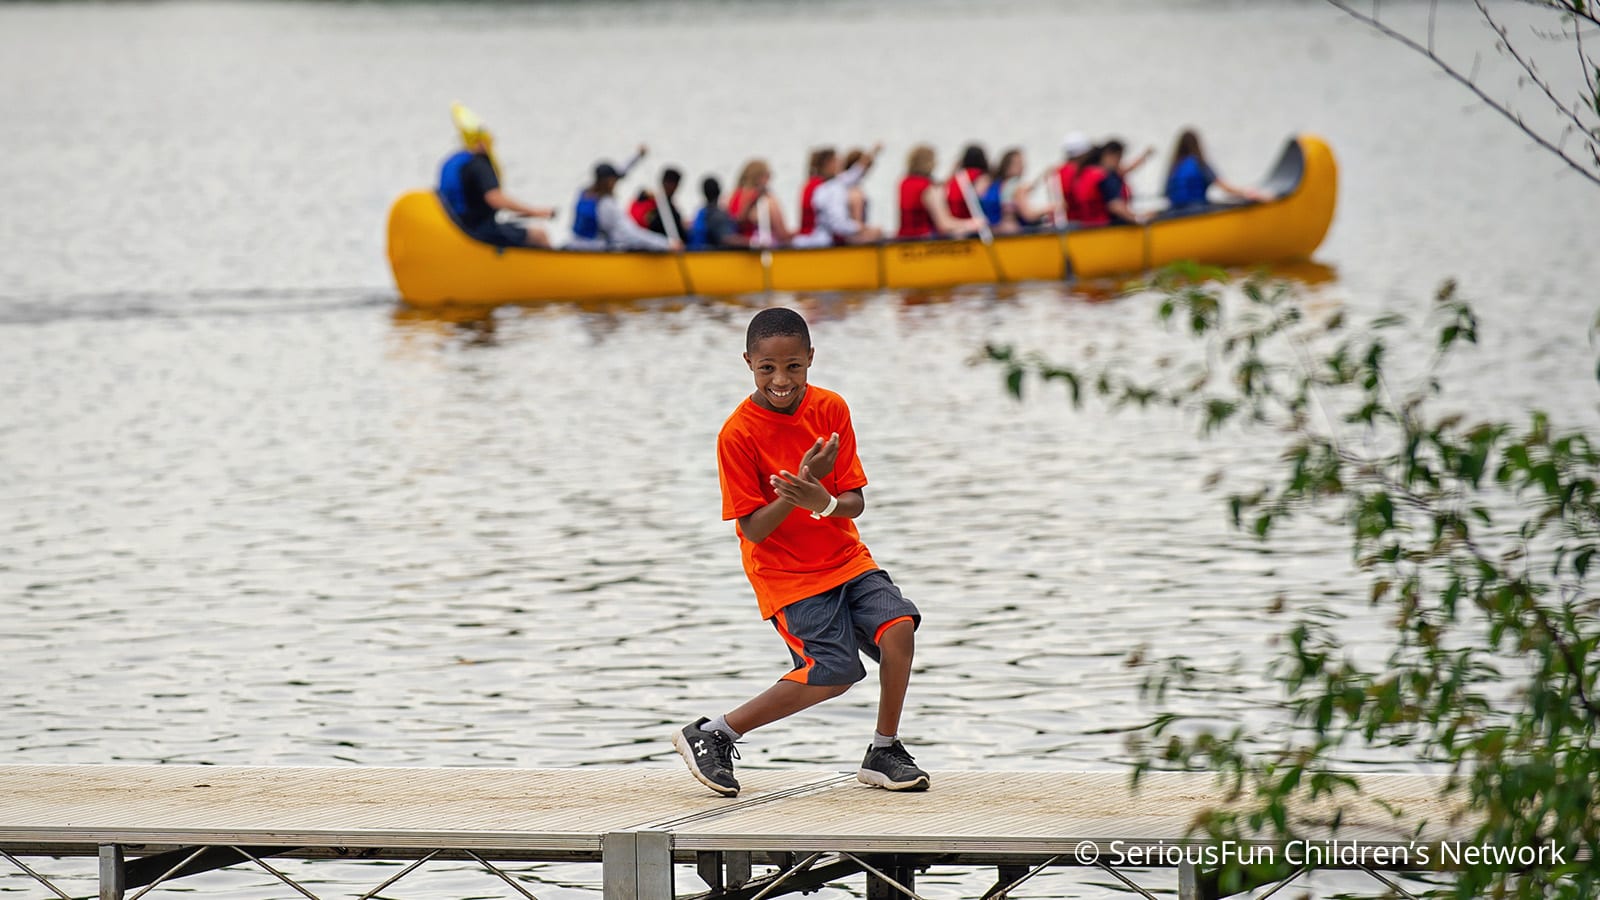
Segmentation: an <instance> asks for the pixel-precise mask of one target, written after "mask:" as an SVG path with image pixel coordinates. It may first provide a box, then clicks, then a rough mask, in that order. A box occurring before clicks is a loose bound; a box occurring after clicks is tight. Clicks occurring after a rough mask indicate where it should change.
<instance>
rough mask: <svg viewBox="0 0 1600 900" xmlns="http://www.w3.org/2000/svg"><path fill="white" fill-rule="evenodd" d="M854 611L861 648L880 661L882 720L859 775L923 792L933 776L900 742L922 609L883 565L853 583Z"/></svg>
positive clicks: (891, 787) (890, 786)
mask: <svg viewBox="0 0 1600 900" xmlns="http://www.w3.org/2000/svg"><path fill="white" fill-rule="evenodd" d="M851 586H852V587H853V590H852V591H851V592H850V613H851V616H852V618H853V619H854V621H855V627H856V634H857V638H858V640H859V641H860V643H861V649H862V650H863V651H864V652H865V653H866V654H867V655H868V656H870V657H872V659H873V660H875V661H876V662H877V663H878V723H877V732H876V733H875V734H874V735H873V736H872V745H871V746H870V747H868V748H867V755H866V757H865V758H863V759H862V760H861V768H860V769H859V770H858V771H857V772H856V779H857V780H858V781H860V782H862V783H863V784H870V785H874V786H877V787H881V788H888V789H889V790H891V791H923V790H927V789H928V784H929V782H930V780H931V779H929V777H928V773H927V772H924V771H923V770H922V769H921V768H919V767H918V766H917V764H916V762H915V761H914V760H913V759H912V756H911V754H910V753H908V752H907V751H906V748H905V745H903V744H901V743H900V738H899V731H900V715H901V712H902V711H903V710H904V708H905V701H906V690H907V687H908V685H909V684H910V682H911V662H912V659H913V657H914V656H915V650H916V646H915V644H916V638H915V634H916V629H917V625H918V624H919V623H920V621H921V614H920V613H918V612H917V607H916V605H915V604H913V603H912V602H911V601H909V600H907V599H905V597H904V596H903V595H902V594H901V593H900V589H899V588H898V587H895V585H894V582H893V581H891V580H890V579H889V576H888V574H887V573H885V572H883V571H882V570H878V571H874V572H870V573H868V574H866V575H863V576H862V577H861V579H859V580H858V581H856V582H852V583H851Z"/></svg>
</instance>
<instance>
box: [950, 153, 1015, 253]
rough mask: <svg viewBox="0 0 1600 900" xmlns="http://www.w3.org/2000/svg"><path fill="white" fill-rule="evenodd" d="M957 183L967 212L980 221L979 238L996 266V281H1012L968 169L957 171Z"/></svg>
mask: <svg viewBox="0 0 1600 900" xmlns="http://www.w3.org/2000/svg"><path fill="white" fill-rule="evenodd" d="M956 183H957V184H959V185H961V195H962V196H963V197H965V198H967V212H968V213H970V214H972V215H973V217H975V218H976V219H977V221H978V237H979V238H981V239H982V240H983V249H984V250H986V251H988V253H989V265H991V266H994V277H995V280H997V281H1010V280H1011V279H1009V278H1007V277H1006V270H1005V269H1004V268H1003V267H1002V266H1001V265H1000V254H999V253H998V252H997V251H996V250H995V249H994V233H993V232H991V231H990V230H989V219H988V217H987V216H985V215H984V214H983V207H982V206H981V205H980V204H979V203H978V192H977V191H975V190H973V189H972V179H971V178H968V177H967V170H966V169H957V170H956Z"/></svg>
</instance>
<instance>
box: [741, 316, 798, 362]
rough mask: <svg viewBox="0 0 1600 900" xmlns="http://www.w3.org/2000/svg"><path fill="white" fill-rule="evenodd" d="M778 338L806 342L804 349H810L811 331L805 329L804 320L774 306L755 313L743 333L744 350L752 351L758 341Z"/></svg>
mask: <svg viewBox="0 0 1600 900" xmlns="http://www.w3.org/2000/svg"><path fill="white" fill-rule="evenodd" d="M779 336H785V337H789V336H792V337H797V338H800V339H801V340H803V341H805V342H806V349H808V350H809V349H810V348H811V329H809V328H807V327H806V320H805V319H804V318H802V317H801V316H800V314H799V313H797V312H795V311H794V310H792V309H784V308H783V307H781V306H774V307H772V308H771V309H763V310H762V311H761V312H758V313H756V316H755V318H753V319H751V320H750V327H749V328H748V329H746V331H745V333H744V349H745V350H746V351H747V352H748V351H751V350H754V349H755V348H756V343H757V342H758V341H761V340H763V339H765V338H769V337H779Z"/></svg>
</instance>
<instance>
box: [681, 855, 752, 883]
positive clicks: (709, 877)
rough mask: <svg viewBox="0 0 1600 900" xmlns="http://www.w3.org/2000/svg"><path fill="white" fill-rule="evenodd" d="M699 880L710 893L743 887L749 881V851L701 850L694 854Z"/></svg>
mask: <svg viewBox="0 0 1600 900" xmlns="http://www.w3.org/2000/svg"><path fill="white" fill-rule="evenodd" d="M694 858H695V869H696V870H697V871H698V872H699V873H700V880H701V881H704V882H705V883H706V887H709V888H711V892H712V893H721V892H722V891H726V890H733V889H735V888H741V887H744V886H745V885H746V884H749V883H750V851H748V850H720V851H713V850H702V851H700V852H699V853H696V854H695V855H694Z"/></svg>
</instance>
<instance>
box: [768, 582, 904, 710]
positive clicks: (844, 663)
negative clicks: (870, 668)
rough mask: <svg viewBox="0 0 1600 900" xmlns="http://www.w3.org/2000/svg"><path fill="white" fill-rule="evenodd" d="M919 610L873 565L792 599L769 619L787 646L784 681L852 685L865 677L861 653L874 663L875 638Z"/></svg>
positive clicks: (875, 651) (875, 655)
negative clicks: (790, 663) (831, 585)
mask: <svg viewBox="0 0 1600 900" xmlns="http://www.w3.org/2000/svg"><path fill="white" fill-rule="evenodd" d="M902 619H910V620H911V627H912V628H916V627H917V626H918V625H921V624H922V613H920V612H917V607H916V605H915V604H913V603H912V602H911V601H910V600H907V599H906V598H905V597H903V596H901V595H900V589H899V588H897V587H895V586H894V582H892V581H890V580H889V573H887V572H885V571H883V570H882V569H873V570H872V571H871V572H867V573H865V574H863V575H857V576H856V577H855V578H852V579H851V580H849V581H847V582H845V583H844V584H841V585H839V586H838V587H836V588H833V589H832V590H829V591H825V592H823V593H821V594H818V595H816V596H815V597H807V598H806V599H804V600H800V601H797V602H795V603H791V604H789V605H788V606H785V607H784V608H783V609H780V610H778V611H777V613H776V614H774V615H773V617H772V618H771V619H770V620H769V621H771V622H772V625H773V627H774V628H777V629H778V634H779V635H781V636H782V637H783V642H784V643H785V644H787V645H788V646H789V656H791V657H792V658H793V659H794V669H793V670H792V671H790V672H789V674H787V675H785V676H783V680H784V681H795V682H799V683H800V684H855V683H856V682H858V681H860V680H861V679H863V678H865V677H867V669H866V667H865V666H863V665H861V654H862V653H865V654H867V655H868V656H870V657H872V661H873V662H877V661H878V639H879V638H880V637H882V636H883V632H884V631H885V630H886V629H888V627H889V626H890V625H893V624H895V623H896V622H899V621H900V620H902Z"/></svg>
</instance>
